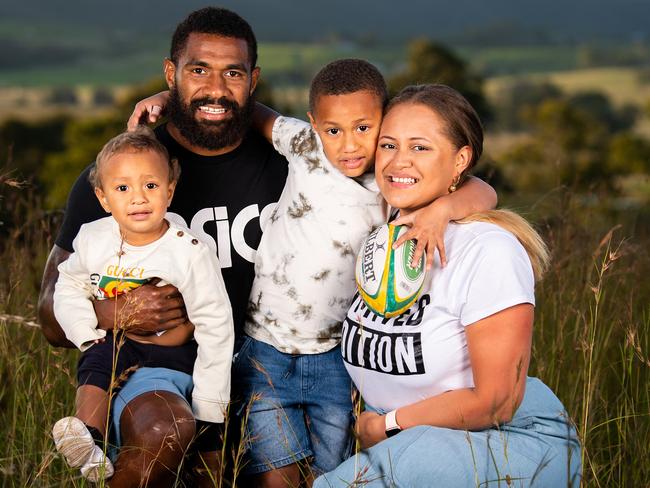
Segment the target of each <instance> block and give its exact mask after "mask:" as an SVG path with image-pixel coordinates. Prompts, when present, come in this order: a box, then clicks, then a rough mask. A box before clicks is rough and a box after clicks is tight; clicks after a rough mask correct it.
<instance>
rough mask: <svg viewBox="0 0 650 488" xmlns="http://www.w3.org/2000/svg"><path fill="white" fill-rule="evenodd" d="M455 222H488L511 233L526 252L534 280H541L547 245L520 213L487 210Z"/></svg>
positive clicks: (548, 258)
mask: <svg viewBox="0 0 650 488" xmlns="http://www.w3.org/2000/svg"><path fill="white" fill-rule="evenodd" d="M457 222H458V223H460V224H466V223H469V222H489V223H491V224H495V225H498V226H499V227H501V228H503V229H505V230H507V231H508V232H510V233H511V234H513V235H514V236H515V237H516V238H517V240H519V242H520V243H521V245H522V246H524V249H525V250H526V253H527V254H528V257H529V259H530V262H531V264H532V266H533V273H534V275H535V281H539V280H541V279H542V277H543V276H544V273H545V272H546V270H547V269H548V266H549V262H550V253H549V251H548V247H547V246H546V243H545V242H544V240H543V239H542V238H541V236H540V235H539V234H538V233H537V231H536V230H535V229H533V227H532V226H531V225H530V224H529V223H528V221H527V220H526V219H524V218H523V217H522V216H521V215H519V214H517V213H515V212H513V211H511V210H488V211H486V212H478V213H475V214H472V215H469V216H468V217H465V218H464V219H462V220H458V221H457Z"/></svg>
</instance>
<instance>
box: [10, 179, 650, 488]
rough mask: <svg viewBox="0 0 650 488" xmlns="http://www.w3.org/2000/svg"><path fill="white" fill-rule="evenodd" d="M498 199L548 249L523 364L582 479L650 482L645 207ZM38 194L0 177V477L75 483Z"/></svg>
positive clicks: (68, 357) (47, 230)
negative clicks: (570, 425) (55, 429)
mask: <svg viewBox="0 0 650 488" xmlns="http://www.w3.org/2000/svg"><path fill="white" fill-rule="evenodd" d="M9 183H11V182H9ZM502 200H505V201H506V204H507V205H508V206H510V207H511V208H514V209H516V210H519V211H522V212H523V213H524V214H525V215H527V216H528V217H529V218H530V219H531V220H533V221H534V222H535V223H536V224H537V226H538V228H539V229H540V230H541V232H542V233H543V235H544V236H545V238H546V240H547V242H548V244H549V246H550V247H551V250H552V252H553V266H552V268H551V271H550V272H549V273H548V275H547V276H546V278H545V279H544V281H543V282H542V283H541V285H540V286H539V288H538V290H537V297H538V305H537V311H536V325H535V338H534V345H533V362H532V365H531V371H530V373H531V375H535V376H538V377H540V378H541V379H543V380H544V381H545V382H546V383H547V384H548V385H549V386H550V387H551V388H552V389H553V390H554V391H555V392H556V393H557V394H558V396H559V397H560V399H561V400H562V401H563V402H564V403H565V405H566V407H567V409H568V411H569V412H570V414H571V416H572V419H573V421H574V422H575V424H576V426H577V429H578V431H579V433H580V436H581V439H582V441H583V443H584V446H585V450H584V457H583V463H584V486H590V487H591V486H593V487H610V486H630V487H642V486H649V485H650V461H648V459H650V444H649V443H648V439H650V304H649V302H648V297H649V296H650V281H649V280H648V278H647V277H648V276H649V275H650V254H648V252H647V250H648V248H649V247H650V228H649V227H648V222H649V221H650V219H648V217H650V216H649V215H648V214H647V209H646V210H645V213H643V209H642V210H637V211H634V212H630V211H628V212H626V213H620V212H616V211H614V210H612V206H611V205H608V204H607V202H606V201H605V202H604V203H603V202H602V201H601V202H600V203H599V202H597V201H594V200H593V199H589V198H583V197H581V196H580V195H575V194H572V193H570V192H568V191H566V190H563V189H558V190H557V191H555V192H552V193H550V194H548V195H545V196H542V197H534V198H533V197H530V198H526V199H519V200H517V201H515V200H513V199H508V198H507V197H505V198H502ZM508 200H510V201H508ZM41 203H42V202H41V201H40V199H39V198H38V197H37V196H35V195H34V193H33V192H32V191H30V190H29V189H19V188H15V187H13V186H10V185H9V184H8V182H7V181H6V178H5V179H4V181H0V209H2V219H3V221H4V222H3V225H2V227H0V231H1V232H2V240H1V241H0V256H1V258H2V263H3V265H2V267H0V377H2V379H3V381H2V383H1V384H0V437H1V438H2V439H4V442H3V443H2V444H0V485H2V486H7V487H23V486H39V487H40V486H48V487H55V486H60V487H63V486H84V484H83V482H82V481H81V480H80V479H79V478H78V477H77V475H76V473H74V472H72V471H69V470H67V469H66V468H65V467H64V466H63V464H62V462H61V460H60V459H59V458H58V456H56V455H55V453H54V450H53V444H52V442H51V439H50V437H49V430H50V427H51V424H52V423H53V421H54V420H55V419H58V418H60V417H61V416H64V415H67V414H69V413H70V408H71V406H72V401H73V393H74V364H75V358H76V355H77V354H76V352H73V351H63V350H55V349H52V348H50V347H49V346H48V345H47V343H46V342H45V340H44V339H43V338H42V337H41V334H40V331H39V330H38V328H37V326H36V324H35V323H34V322H35V315H36V312H35V309H36V299H37V293H38V288H39V281H40V275H41V271H42V267H43V263H44V261H45V258H46V254H47V252H48V250H49V247H50V245H51V243H52V239H53V232H54V230H55V229H56V228H57V226H58V224H59V218H60V213H59V212H55V213H51V214H46V213H44V212H42V211H41V210H39V209H40V208H41V207H42V206H41Z"/></svg>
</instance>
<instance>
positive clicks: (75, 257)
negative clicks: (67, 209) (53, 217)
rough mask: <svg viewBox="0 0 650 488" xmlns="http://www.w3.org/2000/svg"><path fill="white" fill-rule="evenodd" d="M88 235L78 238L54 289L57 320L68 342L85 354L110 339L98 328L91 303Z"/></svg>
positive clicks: (80, 233) (61, 265)
mask: <svg viewBox="0 0 650 488" xmlns="http://www.w3.org/2000/svg"><path fill="white" fill-rule="evenodd" d="M82 230H83V229H82ZM84 235H85V233H83V232H82V231H80V232H79V234H77V237H75V239H74V241H73V242H72V248H73V250H74V252H73V253H72V254H70V257H68V259H67V260H65V261H63V262H62V263H61V264H59V267H58V270H59V278H58V279H57V281H56V284H55V286H54V316H55V317H56V320H57V322H58V323H59V325H61V328H62V329H63V332H65V336H66V337H67V338H68V340H69V341H70V342H72V343H73V344H74V345H75V346H77V347H78V348H79V349H80V350H82V351H85V350H86V349H88V348H89V347H90V346H92V345H93V343H94V341H96V340H97V339H101V338H103V337H105V336H106V331H104V330H102V329H98V328H97V316H96V315H95V309H94V308H93V305H92V302H91V299H92V291H91V288H90V283H89V282H88V279H89V275H90V272H89V270H88V269H87V268H86V266H85V264H84V260H83V258H84V256H83V255H84V251H86V250H87V249H86V248H85V247H84Z"/></svg>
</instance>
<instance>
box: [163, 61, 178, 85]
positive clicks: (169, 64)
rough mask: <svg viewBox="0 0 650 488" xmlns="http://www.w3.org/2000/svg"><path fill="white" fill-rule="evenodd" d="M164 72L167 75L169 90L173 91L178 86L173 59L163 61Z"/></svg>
mask: <svg viewBox="0 0 650 488" xmlns="http://www.w3.org/2000/svg"><path fill="white" fill-rule="evenodd" d="M163 72H164V73H165V81H166V82H167V88H169V89H170V90H171V89H172V88H174V85H175V84H176V65H175V64H174V62H173V61H172V60H171V59H169V58H165V61H163Z"/></svg>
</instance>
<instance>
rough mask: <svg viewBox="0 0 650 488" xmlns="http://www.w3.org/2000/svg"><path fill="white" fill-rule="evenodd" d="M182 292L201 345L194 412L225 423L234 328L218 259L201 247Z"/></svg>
mask: <svg viewBox="0 0 650 488" xmlns="http://www.w3.org/2000/svg"><path fill="white" fill-rule="evenodd" d="M179 291H180V292H181V294H182V295H183V300H184V301H185V307H186V308H187V316H188V318H189V319H190V321H191V322H192V323H193V324H194V338H195V339H196V342H197V344H198V352H197V356H196V362H195V363H194V372H193V375H192V378H193V381H194V390H193V392H192V410H193V412H194V415H195V417H196V418H197V419H199V420H204V421H208V422H216V423H221V422H224V414H225V412H226V408H227V406H228V402H229V401H230V368H231V365H232V355H233V347H234V343H235V328H234V324H233V318H232V310H231V308H230V300H229V299H228V294H227V292H226V287H225V284H224V282H223V277H222V276H221V267H220V266H219V261H218V260H217V257H216V256H215V255H214V254H213V253H212V252H211V251H210V249H209V248H208V246H205V245H200V246H199V247H198V248H197V253H196V256H194V258H193V259H192V262H191V264H190V267H189V269H188V271H187V276H186V279H185V281H184V283H183V285H182V286H180V287H179Z"/></svg>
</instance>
